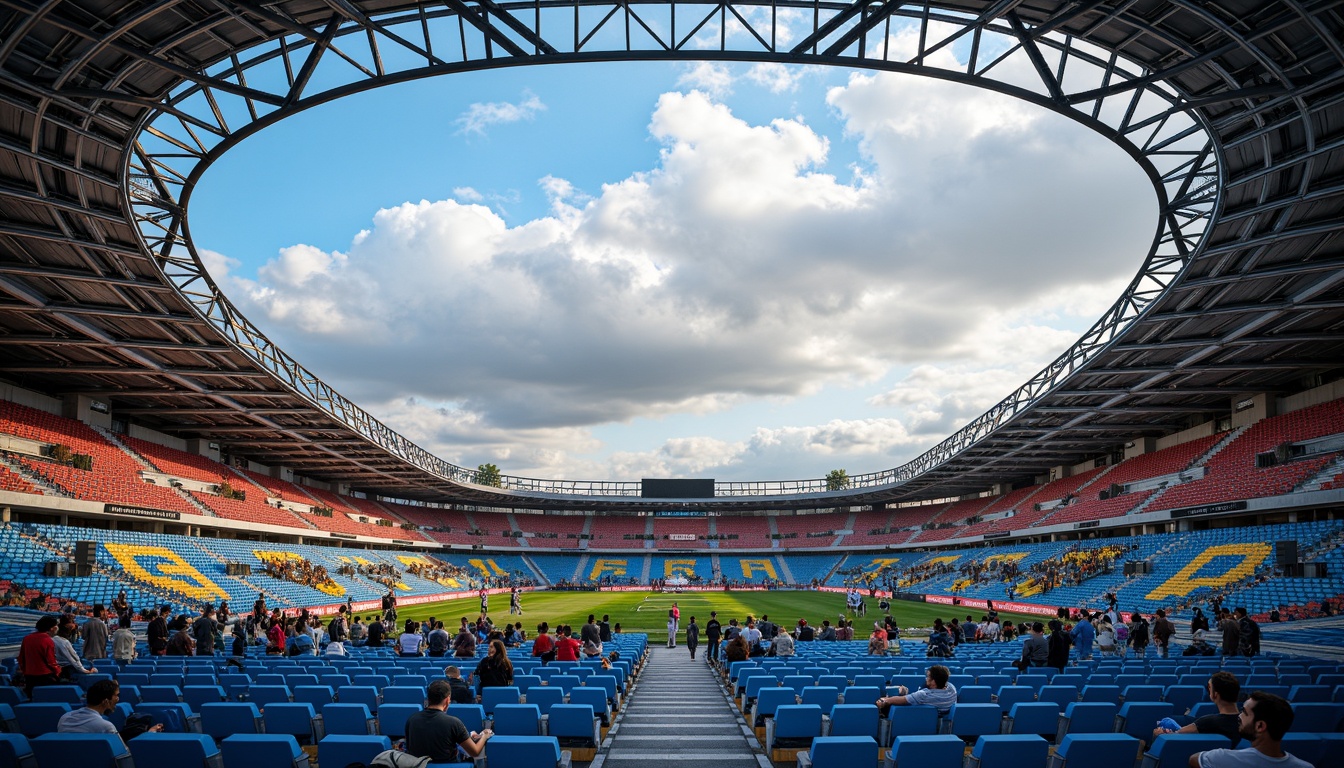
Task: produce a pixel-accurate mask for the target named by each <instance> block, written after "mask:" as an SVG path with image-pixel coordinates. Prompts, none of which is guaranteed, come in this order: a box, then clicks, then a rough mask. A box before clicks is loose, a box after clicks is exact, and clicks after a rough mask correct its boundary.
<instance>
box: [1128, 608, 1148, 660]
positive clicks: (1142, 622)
mask: <svg viewBox="0 0 1344 768" xmlns="http://www.w3.org/2000/svg"><path fill="white" fill-rule="evenodd" d="M1149 639H1150V635H1149V627H1148V620H1147V619H1145V618H1144V617H1143V614H1141V613H1139V612H1138V611H1135V612H1134V613H1132V614H1130V615H1129V645H1130V646H1131V647H1132V648H1133V649H1134V656H1135V658H1139V659H1142V658H1143V655H1144V653H1145V652H1146V651H1147V650H1148V641H1149Z"/></svg>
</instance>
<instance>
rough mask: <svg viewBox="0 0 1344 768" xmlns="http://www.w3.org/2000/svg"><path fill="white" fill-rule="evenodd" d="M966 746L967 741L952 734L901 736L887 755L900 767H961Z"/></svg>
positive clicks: (865, 762)
mask: <svg viewBox="0 0 1344 768" xmlns="http://www.w3.org/2000/svg"><path fill="white" fill-rule="evenodd" d="M965 748H966V745H965V742H963V741H962V740H961V739H960V738H958V737H956V736H951V735H945V736H899V737H897V738H896V739H895V740H894V742H893V743H892V745H891V750H890V751H888V753H887V755H888V756H889V757H890V758H891V759H892V761H893V762H894V763H895V765H896V766H897V767H898V768H961V762H962V761H961V756H962V753H963V752H964V751H965ZM863 764H867V761H866V760H865V761H864V763H863Z"/></svg>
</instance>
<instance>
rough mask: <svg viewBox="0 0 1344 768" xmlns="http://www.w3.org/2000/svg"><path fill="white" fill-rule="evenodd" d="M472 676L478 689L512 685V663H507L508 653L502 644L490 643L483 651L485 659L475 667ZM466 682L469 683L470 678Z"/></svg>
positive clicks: (498, 642)
mask: <svg viewBox="0 0 1344 768" xmlns="http://www.w3.org/2000/svg"><path fill="white" fill-rule="evenodd" d="M474 675H475V677H476V679H477V688H478V689H485V688H495V687H501V686H509V685H513V663H512V662H511V661H509V653H508V651H507V650H506V649H505V648H504V643H502V642H500V641H498V640H491V641H490V645H489V646H488V647H487V648H486V651H485V658H484V659H481V662H480V663H479V664H477V665H476V672H475V673H474ZM467 682H468V683H470V682H471V678H467Z"/></svg>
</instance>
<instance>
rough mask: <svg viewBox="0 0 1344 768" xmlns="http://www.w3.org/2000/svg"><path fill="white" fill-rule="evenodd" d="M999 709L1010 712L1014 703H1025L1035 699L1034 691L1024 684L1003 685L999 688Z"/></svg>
mask: <svg viewBox="0 0 1344 768" xmlns="http://www.w3.org/2000/svg"><path fill="white" fill-rule="evenodd" d="M997 698H998V705H999V709H1002V710H1003V711H1004V712H1005V713H1007V712H1010V711H1011V710H1012V708H1013V705H1014V704H1027V703H1030V702H1034V701H1035V700H1036V691H1035V690H1033V689H1031V688H1028V687H1027V686H1025V685H1005V686H1003V687H1002V688H1000V689H999V694H998V697H997Z"/></svg>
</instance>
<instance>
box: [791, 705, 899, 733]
mask: <svg viewBox="0 0 1344 768" xmlns="http://www.w3.org/2000/svg"><path fill="white" fill-rule="evenodd" d="M876 708H877V707H873V709H876ZM820 735H821V707H819V706H817V705H816V704H783V705H781V706H780V707H778V708H777V709H776V710H775V738H780V739H808V738H815V737H817V736H820Z"/></svg>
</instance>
